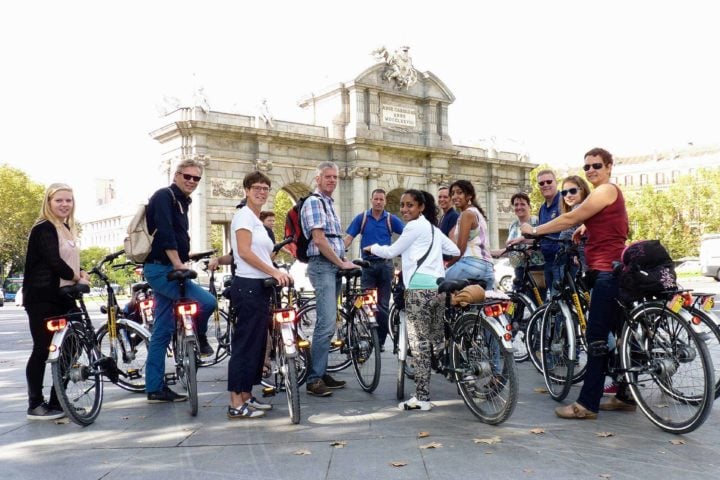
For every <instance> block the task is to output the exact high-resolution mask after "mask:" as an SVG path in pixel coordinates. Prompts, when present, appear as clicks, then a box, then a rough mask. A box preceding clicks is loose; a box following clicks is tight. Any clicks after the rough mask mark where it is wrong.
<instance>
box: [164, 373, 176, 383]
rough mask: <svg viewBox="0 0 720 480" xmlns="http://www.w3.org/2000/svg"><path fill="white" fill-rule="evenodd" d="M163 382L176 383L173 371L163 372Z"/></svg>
mask: <svg viewBox="0 0 720 480" xmlns="http://www.w3.org/2000/svg"><path fill="white" fill-rule="evenodd" d="M165 384H166V385H177V375H176V374H174V373H166V374H165Z"/></svg>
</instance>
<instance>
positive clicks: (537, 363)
mask: <svg viewBox="0 0 720 480" xmlns="http://www.w3.org/2000/svg"><path fill="white" fill-rule="evenodd" d="M548 305H549V304H548V303H544V304H542V305H540V306H539V307H538V308H536V309H535V311H534V312H533V313H532V315H530V319H529V320H528V324H527V328H526V330H525V348H526V349H527V352H528V358H529V359H530V363H532V364H533V367H535V370H537V371H538V373H540V374H542V371H543V368H542V360H541V359H540V323H541V322H542V316H543V314H544V313H545V310H547V308H548Z"/></svg>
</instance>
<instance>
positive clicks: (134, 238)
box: [124, 187, 178, 263]
mask: <svg viewBox="0 0 720 480" xmlns="http://www.w3.org/2000/svg"><path fill="white" fill-rule="evenodd" d="M168 190H170V193H171V194H172V197H173V205H177V204H178V203H177V199H176V198H175V193H174V192H173V191H172V189H171V188H169V187H168ZM146 214H147V204H146V203H145V204H142V205H140V207H138V210H137V212H136V213H135V216H134V217H133V218H132V220H130V224H129V225H128V227H127V234H128V236H127V237H125V241H124V244H125V258H127V259H128V260H129V261H131V262H135V263H143V262H145V259H146V258H147V256H148V255H150V252H151V251H152V243H153V238H154V237H155V232H157V229H155V231H154V232H153V233H150V232H149V231H148V226H147V217H146Z"/></svg>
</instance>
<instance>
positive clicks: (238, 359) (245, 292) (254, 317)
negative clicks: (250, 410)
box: [228, 277, 273, 393]
mask: <svg viewBox="0 0 720 480" xmlns="http://www.w3.org/2000/svg"><path fill="white" fill-rule="evenodd" d="M231 289H232V290H231V295H232V302H233V305H236V306H237V308H236V309H235V311H236V313H237V317H236V320H237V324H236V326H235V333H234V334H233V338H232V340H231V341H232V347H231V349H230V350H231V352H232V354H231V355H230V361H229V362H228V391H229V392H235V393H240V392H252V387H253V385H258V384H259V383H260V381H261V380H262V368H263V363H264V361H265V346H266V344H267V336H268V326H269V325H270V321H271V318H270V299H271V297H272V293H273V289H272V288H264V287H263V280H262V279H256V278H242V277H234V278H233V283H232V287H231Z"/></svg>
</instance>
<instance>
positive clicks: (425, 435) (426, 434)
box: [417, 432, 430, 438]
mask: <svg viewBox="0 0 720 480" xmlns="http://www.w3.org/2000/svg"><path fill="white" fill-rule="evenodd" d="M429 436H430V432H419V433H418V436H417V438H425V437H429Z"/></svg>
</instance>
